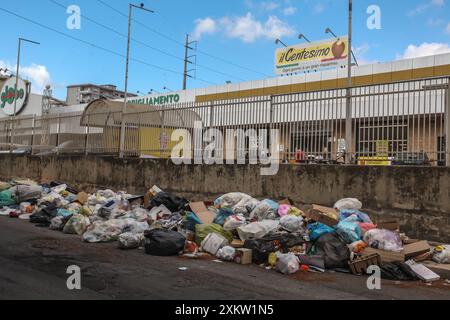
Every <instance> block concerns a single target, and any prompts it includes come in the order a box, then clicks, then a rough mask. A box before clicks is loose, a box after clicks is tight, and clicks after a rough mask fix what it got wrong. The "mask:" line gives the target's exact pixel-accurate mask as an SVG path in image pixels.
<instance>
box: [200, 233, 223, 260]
mask: <svg viewBox="0 0 450 320" xmlns="http://www.w3.org/2000/svg"><path fill="white" fill-rule="evenodd" d="M226 245H228V240H227V239H225V238H224V237H223V236H221V235H220V234H217V233H210V234H208V235H207V236H206V238H205V239H204V240H203V241H202V245H201V249H202V250H203V251H205V252H208V253H209V254H212V255H213V256H215V255H216V254H217V251H219V249H220V248H222V247H223V246H226Z"/></svg>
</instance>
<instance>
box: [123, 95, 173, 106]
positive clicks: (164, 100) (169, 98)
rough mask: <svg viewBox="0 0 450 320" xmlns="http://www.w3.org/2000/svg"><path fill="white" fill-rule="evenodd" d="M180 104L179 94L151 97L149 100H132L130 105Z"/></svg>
mask: <svg viewBox="0 0 450 320" xmlns="http://www.w3.org/2000/svg"><path fill="white" fill-rule="evenodd" d="M178 102H180V95H178V94H168V95H166V96H159V97H149V98H141V99H133V100H130V103H133V104H148V105H150V106H153V105H162V104H170V103H178Z"/></svg>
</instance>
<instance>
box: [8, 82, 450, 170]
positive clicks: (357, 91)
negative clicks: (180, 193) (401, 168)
mask: <svg viewBox="0 0 450 320" xmlns="http://www.w3.org/2000/svg"><path fill="white" fill-rule="evenodd" d="M449 82H450V81H449V78H447V77H442V78H431V79H422V80H413V81H402V82H393V83H389V84H381V85H370V86H356V87H354V88H352V90H351V91H352V92H351V96H352V105H351V106H352V107H351V115H349V116H351V120H352V128H351V136H352V140H351V141H350V142H349V141H346V129H347V128H346V119H347V116H348V115H347V114H346V89H345V88H344V89H334V90H317V91H311V92H302V93H293V94H281V95H273V96H263V97H253V98H242V99H233V100H222V101H212V102H203V103H194V102H189V103H179V104H173V105H166V106H163V107H161V106H160V107H157V108H155V107H153V108H152V107H150V106H148V110H144V111H139V112H133V113H130V112H128V113H126V114H125V115H123V117H122V114H121V113H120V112H104V111H103V112H97V113H96V112H95V110H93V111H91V112H90V113H87V114H85V115H84V117H83V114H81V113H52V114H48V115H45V116H41V117H37V116H18V117H16V120H15V123H13V121H12V119H5V120H0V149H1V150H2V152H3V153H5V152H14V153H32V154H35V155H36V154H38V155H48V154H64V153H79V154H112V155H118V154H119V153H120V150H119V148H120V130H121V121H122V119H123V121H124V122H125V124H126V125H125V146H124V154H125V155H127V156H129V157H154V158H168V157H170V155H171V150H172V148H173V147H174V146H175V145H176V144H177V143H178V142H179V141H172V139H171V137H172V134H173V132H174V131H175V130H177V129H186V130H188V131H189V132H191V133H193V135H194V136H195V134H194V131H195V130H194V127H195V125H196V122H197V123H201V125H202V130H203V132H206V130H208V129H218V130H219V131H221V132H223V135H224V136H225V135H226V132H227V131H229V132H235V131H237V130H238V129H240V130H243V131H244V132H245V131H247V130H250V129H251V130H254V131H256V132H262V130H266V131H267V130H268V129H272V130H273V129H277V130H278V131H279V136H280V141H279V144H280V145H279V152H280V156H279V158H280V161H286V162H313V163H340V162H344V160H345V159H349V158H350V159H352V161H353V162H354V163H356V162H357V163H360V164H416V165H439V166H449V165H450V161H449V160H450V148H449V141H448V140H449V139H448V137H449V136H450V112H449V101H450V96H449V95H450V93H449V89H448V87H449ZM144 108H145V107H144ZM13 127H15V130H12V128H13ZM12 132H15V134H14V136H12ZM194 139H196V138H194ZM198 139H201V137H200V138H199V137H197V140H198ZM245 139H246V140H245V141H244V143H243V144H242V143H241V144H239V143H238V144H237V145H238V146H239V148H241V149H243V150H237V153H241V154H242V152H243V153H248V152H249V150H250V149H251V147H252V141H250V140H251V139H249V138H248V137H246V138H245ZM197 140H194V141H193V144H192V145H193V146H192V148H200V152H201V149H202V148H203V147H204V146H205V144H207V143H205V142H204V141H202V140H201V141H200V140H199V141H197ZM218 145H219V144H218ZM222 145H223V142H222ZM350 151H351V152H350ZM194 153H195V150H194Z"/></svg>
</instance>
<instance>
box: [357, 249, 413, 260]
mask: <svg viewBox="0 0 450 320" xmlns="http://www.w3.org/2000/svg"><path fill="white" fill-rule="evenodd" d="M373 254H379V255H380V257H381V261H382V262H397V261H400V262H404V261H405V254H404V252H392V251H385V250H379V249H374V248H369V247H368V248H366V249H364V251H363V253H362V255H363V256H364V257H365V256H369V255H373Z"/></svg>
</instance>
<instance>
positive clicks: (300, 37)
mask: <svg viewBox="0 0 450 320" xmlns="http://www.w3.org/2000/svg"><path fill="white" fill-rule="evenodd" d="M298 38H299V39H305V40H306V42H311V41H309V39H308V38H307V37H306V36H305V35H304V34H303V33H300V34H299V35H298Z"/></svg>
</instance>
